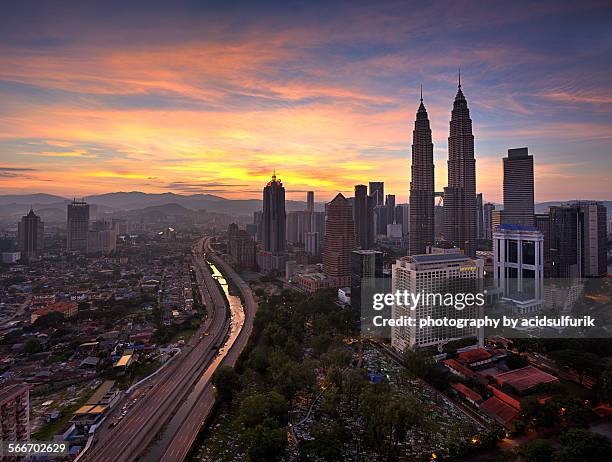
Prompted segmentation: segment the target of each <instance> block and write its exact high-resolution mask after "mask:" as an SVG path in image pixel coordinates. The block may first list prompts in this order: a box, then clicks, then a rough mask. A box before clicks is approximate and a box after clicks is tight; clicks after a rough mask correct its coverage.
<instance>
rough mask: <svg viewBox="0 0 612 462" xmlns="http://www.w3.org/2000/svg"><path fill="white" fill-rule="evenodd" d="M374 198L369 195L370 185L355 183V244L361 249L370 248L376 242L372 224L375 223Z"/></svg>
mask: <svg viewBox="0 0 612 462" xmlns="http://www.w3.org/2000/svg"><path fill="white" fill-rule="evenodd" d="M371 204H372V200H371V199H370V198H369V197H368V187H367V186H366V185H364V184H358V185H355V204H354V207H353V219H354V221H355V244H356V245H357V246H358V247H359V248H361V249H369V248H371V247H372V245H373V244H374V237H373V233H372V225H373V223H374V221H373V220H374V219H373V211H372V207H371Z"/></svg>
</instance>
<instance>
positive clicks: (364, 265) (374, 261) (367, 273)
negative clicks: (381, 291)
mask: <svg viewBox="0 0 612 462" xmlns="http://www.w3.org/2000/svg"><path fill="white" fill-rule="evenodd" d="M382 277H383V253H382V252H378V251H376V250H354V251H353V252H351V306H352V307H353V309H355V310H361V292H362V289H363V288H364V285H366V284H368V285H369V287H371V288H372V289H373V288H374V287H376V286H375V283H374V279H375V278H382Z"/></svg>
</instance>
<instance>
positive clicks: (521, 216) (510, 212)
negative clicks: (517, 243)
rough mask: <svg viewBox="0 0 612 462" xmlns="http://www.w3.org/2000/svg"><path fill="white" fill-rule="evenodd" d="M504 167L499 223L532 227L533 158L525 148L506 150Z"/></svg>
mask: <svg viewBox="0 0 612 462" xmlns="http://www.w3.org/2000/svg"><path fill="white" fill-rule="evenodd" d="M503 166H504V210H503V211H502V212H501V222H502V223H503V224H512V225H524V226H533V225H534V205H533V203H534V192H533V189H534V188H533V183H534V182H533V156H530V155H529V150H528V149H527V148H518V149H508V157H504V159H503Z"/></svg>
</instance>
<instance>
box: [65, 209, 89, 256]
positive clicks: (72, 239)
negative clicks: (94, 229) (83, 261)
mask: <svg viewBox="0 0 612 462" xmlns="http://www.w3.org/2000/svg"><path fill="white" fill-rule="evenodd" d="M66 233H67V236H66V249H67V250H68V251H69V252H86V251H87V237H88V234H89V204H87V203H86V202H85V201H77V200H76V199H75V200H73V201H72V202H71V203H70V204H68V221H67V226H66Z"/></svg>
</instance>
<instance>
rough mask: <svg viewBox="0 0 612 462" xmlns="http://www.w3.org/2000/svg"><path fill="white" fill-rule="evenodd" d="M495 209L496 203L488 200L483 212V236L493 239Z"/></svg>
mask: <svg viewBox="0 0 612 462" xmlns="http://www.w3.org/2000/svg"><path fill="white" fill-rule="evenodd" d="M494 211H495V204H491V203H490V202H487V203H486V204H485V205H484V206H483V212H482V223H483V238H484V239H488V240H491V239H493V212H494Z"/></svg>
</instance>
